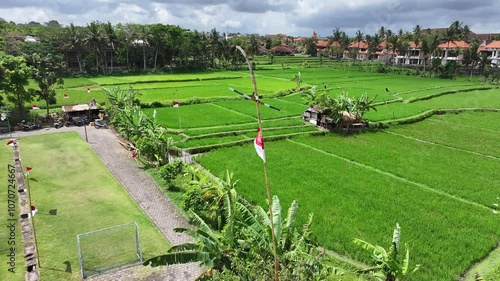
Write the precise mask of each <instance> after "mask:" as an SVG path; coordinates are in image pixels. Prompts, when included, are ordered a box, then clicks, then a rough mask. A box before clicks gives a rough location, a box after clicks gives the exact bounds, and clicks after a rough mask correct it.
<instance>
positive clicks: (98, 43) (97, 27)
mask: <svg viewBox="0 0 500 281" xmlns="http://www.w3.org/2000/svg"><path fill="white" fill-rule="evenodd" d="M87 29H88V33H87V37H86V38H85V45H86V46H87V47H89V48H90V49H92V50H93V51H94V55H95V64H96V71H97V72H98V73H99V58H100V57H101V55H102V53H101V51H102V45H103V34H102V33H103V30H102V25H101V24H100V23H99V22H96V21H93V22H91V23H90V24H87Z"/></svg>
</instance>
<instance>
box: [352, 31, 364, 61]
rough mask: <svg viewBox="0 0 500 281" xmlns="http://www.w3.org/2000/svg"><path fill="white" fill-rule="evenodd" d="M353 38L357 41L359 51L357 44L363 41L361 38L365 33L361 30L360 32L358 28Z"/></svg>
mask: <svg viewBox="0 0 500 281" xmlns="http://www.w3.org/2000/svg"><path fill="white" fill-rule="evenodd" d="M354 38H355V39H356V42H358V52H359V46H360V44H361V42H362V41H363V39H364V38H365V35H364V34H363V32H361V30H359V29H358V30H357V31H356V35H355V36H354ZM356 55H357V54H356Z"/></svg>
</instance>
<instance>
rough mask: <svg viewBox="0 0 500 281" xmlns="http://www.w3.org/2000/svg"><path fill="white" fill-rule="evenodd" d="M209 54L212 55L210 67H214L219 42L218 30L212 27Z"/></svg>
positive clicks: (218, 50) (219, 47) (219, 48)
mask: <svg viewBox="0 0 500 281" xmlns="http://www.w3.org/2000/svg"><path fill="white" fill-rule="evenodd" d="M209 38H210V54H211V57H212V68H216V62H215V61H216V59H217V58H218V55H219V53H220V50H221V46H220V42H219V32H218V31H217V29H215V28H213V29H212V30H211V31H210V35H209Z"/></svg>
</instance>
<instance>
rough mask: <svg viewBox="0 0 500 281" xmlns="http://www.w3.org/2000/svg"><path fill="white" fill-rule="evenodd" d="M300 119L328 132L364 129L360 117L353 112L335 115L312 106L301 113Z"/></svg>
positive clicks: (326, 108) (329, 110)
mask: <svg viewBox="0 0 500 281" xmlns="http://www.w3.org/2000/svg"><path fill="white" fill-rule="evenodd" d="M302 119H303V120H304V121H307V122H309V123H311V124H313V125H316V126H318V127H321V128H323V129H326V130H328V131H344V132H349V131H353V130H360V129H362V128H364V127H365V124H364V123H362V122H361V116H359V115H358V114H356V113H354V112H348V111H339V112H337V113H334V112H332V110H331V109H330V108H328V107H325V106H318V105H312V106H310V107H309V108H307V109H306V110H305V111H304V112H303V113H302Z"/></svg>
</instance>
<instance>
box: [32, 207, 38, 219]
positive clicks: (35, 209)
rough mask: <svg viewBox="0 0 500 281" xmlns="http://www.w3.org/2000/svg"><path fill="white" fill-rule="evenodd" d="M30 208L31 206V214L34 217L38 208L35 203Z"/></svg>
mask: <svg viewBox="0 0 500 281" xmlns="http://www.w3.org/2000/svg"><path fill="white" fill-rule="evenodd" d="M30 208H31V216H32V217H34V216H35V214H36V212H38V209H37V208H36V207H35V206H33V205H31V206H30Z"/></svg>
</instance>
